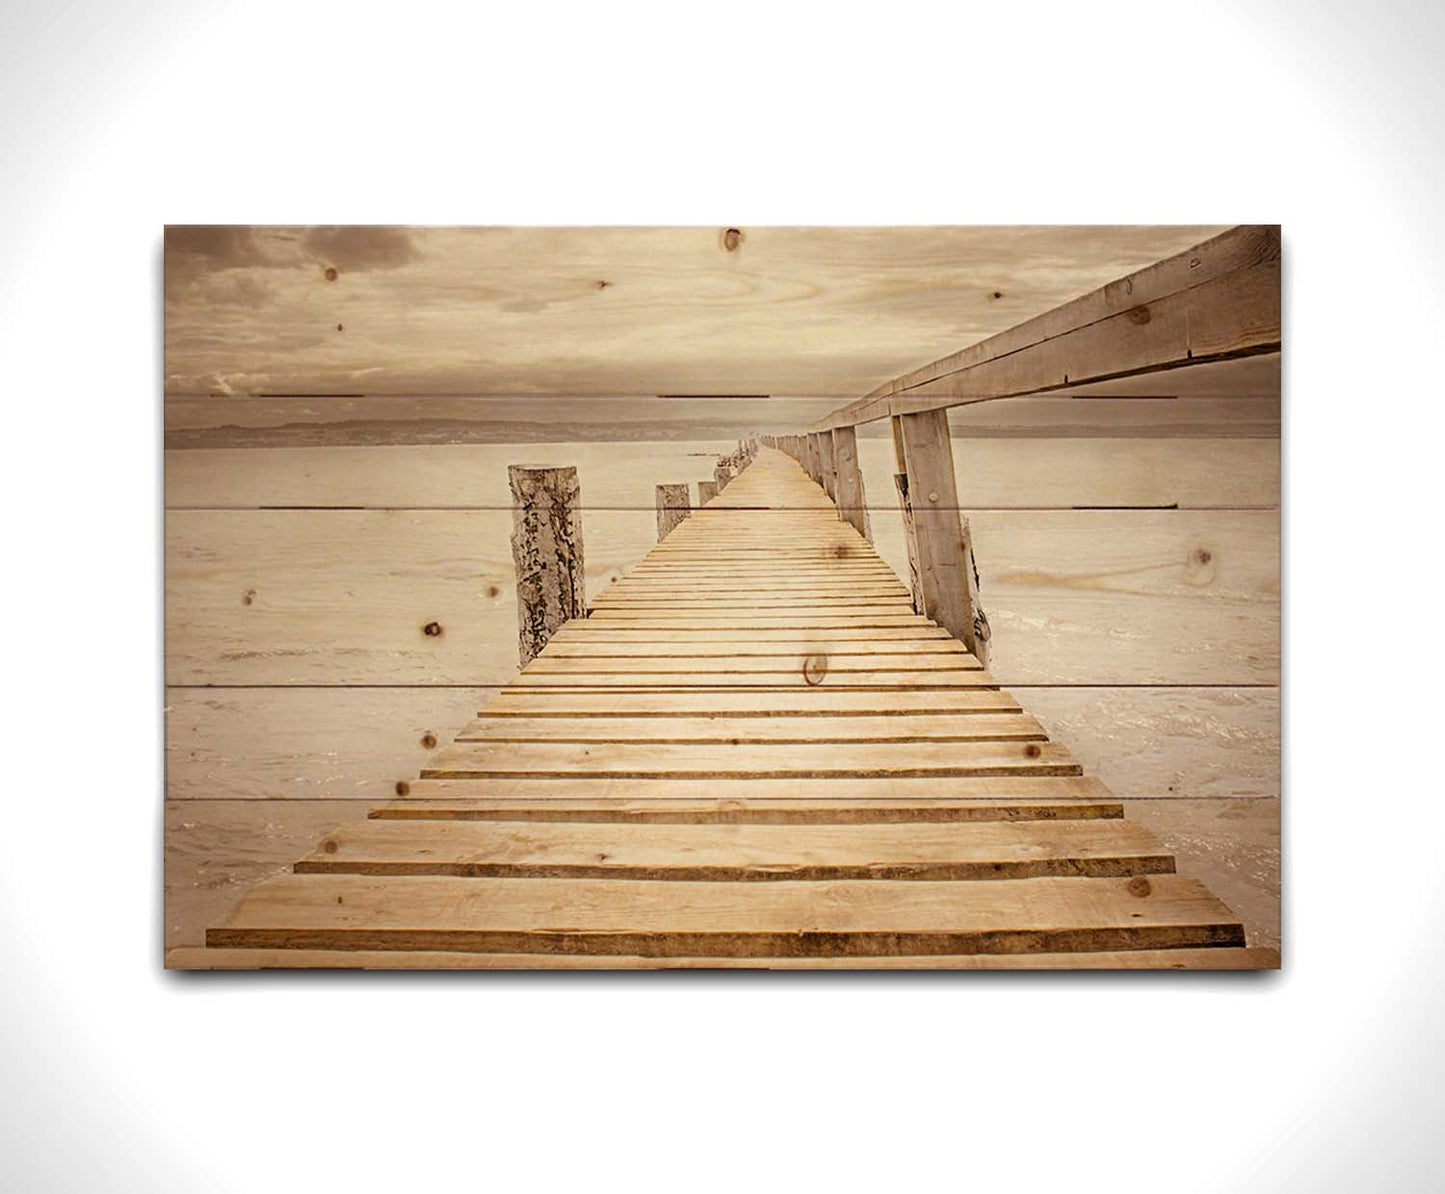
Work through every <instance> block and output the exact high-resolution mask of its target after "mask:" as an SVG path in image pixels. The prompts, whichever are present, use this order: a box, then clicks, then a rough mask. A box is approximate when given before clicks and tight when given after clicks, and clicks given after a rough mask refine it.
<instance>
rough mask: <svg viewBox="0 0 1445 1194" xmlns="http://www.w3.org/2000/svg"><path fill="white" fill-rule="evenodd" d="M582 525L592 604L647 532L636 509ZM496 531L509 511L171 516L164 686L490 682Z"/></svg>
mask: <svg viewBox="0 0 1445 1194" xmlns="http://www.w3.org/2000/svg"><path fill="white" fill-rule="evenodd" d="M586 522H587V561H588V566H587V577H586V581H587V585H588V588H589V590H590V591H592V592H593V593H597V592H600V591H601V590H602V589H604V588H605V587H606V586H607V585H608V584H609V583H610V582H611V581H612V580H614V579H616V578H617V577H618V576H620V575H621V574H622V570H623V568H624V566H625V565H626V564H628V563H631V562H633V561H635V560H636V559H638V558H639V557H640V556H643V555H645V554H646V552H647V550H648V548H649V547H650V546H652V544H653V543H654V542H655V537H656V536H655V530H654V521H653V516H652V511H651V507H650V506H649V507H648V510H647V512H646V513H643V512H641V511H634V510H629V511H610V510H592V511H588V512H587V514H586ZM511 524H512V514H511V507H510V506H507V507H505V508H500V509H496V510H410V511H400V510H176V511H172V512H171V513H170V514H169V515H168V516H167V518H166V528H165V533H166V680H167V682H168V683H169V684H172V685H178V684H223V685H247V684H271V685H274V684H331V685H350V684H357V685H382V684H389V685H397V684H463V685H478V684H502V683H505V682H506V681H507V679H509V678H510V677H511V675H512V674H513V672H514V671H515V670H516V659H517V655H516V650H517V647H516V614H515V610H516V595H515V591H514V590H515V565H514V563H513V560H512V553H511V549H510V546H509V544H508V536H509V534H510V531H511ZM428 627H431V628H432V632H431V633H428ZM437 631H439V633H437Z"/></svg>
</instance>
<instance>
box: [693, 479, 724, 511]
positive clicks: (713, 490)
mask: <svg viewBox="0 0 1445 1194" xmlns="http://www.w3.org/2000/svg"><path fill="white" fill-rule="evenodd" d="M718 489H719V486H718V483H717V482H716V481H699V482H698V483H697V504H698V508H699V509H701V508H702V507H703V506H706V505H707V504H708V502H710V501H712V500H713V498H715V497H717V491H718Z"/></svg>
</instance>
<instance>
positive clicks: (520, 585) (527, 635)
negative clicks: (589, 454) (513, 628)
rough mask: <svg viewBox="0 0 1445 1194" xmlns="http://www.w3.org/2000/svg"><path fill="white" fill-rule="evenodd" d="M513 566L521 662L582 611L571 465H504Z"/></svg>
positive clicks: (577, 498) (577, 494)
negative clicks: (515, 576) (508, 495)
mask: <svg viewBox="0 0 1445 1194" xmlns="http://www.w3.org/2000/svg"><path fill="white" fill-rule="evenodd" d="M507 480H508V482H509V484H510V485H511V490H512V559H513V561H514V562H515V564H516V569H517V650H518V655H519V656H520V658H521V663H522V666H523V667H525V666H526V665H527V664H528V663H530V662H531V661H532V660H533V659H535V658H536V656H537V653H538V652H539V651H541V649H542V648H543V647H545V646H546V645H547V643H548V640H550V639H551V637H552V636H553V635H554V634H556V633H557V631H558V630H560V629H561V628H562V627H563V626H564V625H565V624H566V623H568V622H570V621H571V620H572V619H573V618H581V617H586V615H587V582H586V579H585V577H586V568H585V563H584V555H583V550H582V511H581V501H582V495H581V490H580V488H579V486H578V483H577V470H576V469H575V468H529V467H527V466H525V465H516V464H514V465H512V466H511V467H510V468H508V469H507Z"/></svg>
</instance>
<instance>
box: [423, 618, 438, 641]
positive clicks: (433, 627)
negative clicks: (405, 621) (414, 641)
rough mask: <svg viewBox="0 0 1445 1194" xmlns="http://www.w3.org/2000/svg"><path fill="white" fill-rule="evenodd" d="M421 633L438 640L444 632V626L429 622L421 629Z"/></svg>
mask: <svg viewBox="0 0 1445 1194" xmlns="http://www.w3.org/2000/svg"><path fill="white" fill-rule="evenodd" d="M421 632H422V633H423V634H424V635H426V636H427V638H436V637H437V636H438V635H439V634H441V632H442V624H441V623H440V622H428V623H427V624H426V625H425V626H423V627H422V628H421Z"/></svg>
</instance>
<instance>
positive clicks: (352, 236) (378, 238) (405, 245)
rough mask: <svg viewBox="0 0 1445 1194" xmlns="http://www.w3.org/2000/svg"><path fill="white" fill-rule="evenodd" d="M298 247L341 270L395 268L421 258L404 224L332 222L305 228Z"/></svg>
mask: <svg viewBox="0 0 1445 1194" xmlns="http://www.w3.org/2000/svg"><path fill="white" fill-rule="evenodd" d="M301 245H302V248H303V249H305V250H306V251H307V252H308V253H310V254H311V255H312V256H313V257H315V258H316V259H317V260H318V261H324V262H325V263H326V264H328V265H334V266H336V267H337V269H339V270H341V271H342V272H349V271H354V270H367V269H396V268H397V267H398V266H402V265H407V264H409V263H411V262H413V261H420V260H421V253H420V252H419V251H418V250H417V247H416V245H415V244H414V243H413V242H412V239H411V235H410V233H408V232H407V230H406V229H405V228H370V227H357V226H346V225H342V226H334V227H329V228H328V227H319V228H309V229H307V230H306V234H305V235H304V236H303V237H302V238H301Z"/></svg>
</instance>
